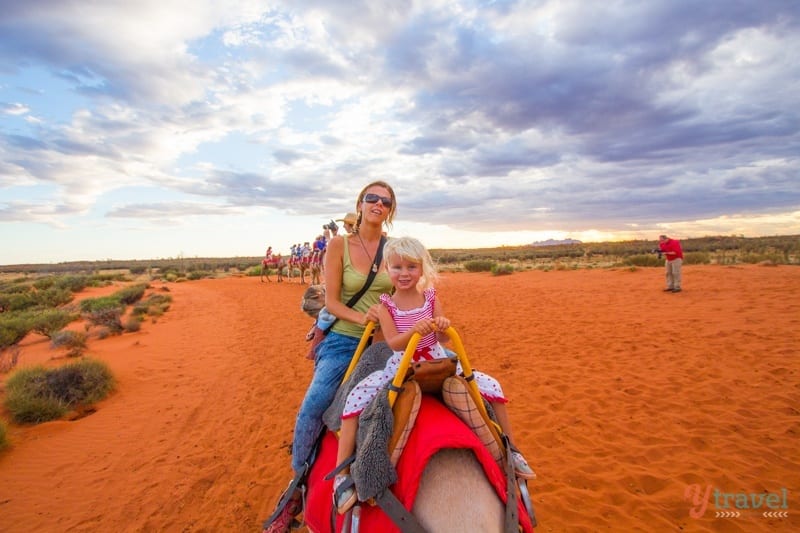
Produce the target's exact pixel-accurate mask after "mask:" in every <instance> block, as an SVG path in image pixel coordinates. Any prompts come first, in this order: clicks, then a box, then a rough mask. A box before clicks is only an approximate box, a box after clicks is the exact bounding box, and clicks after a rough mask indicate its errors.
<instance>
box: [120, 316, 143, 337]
mask: <svg viewBox="0 0 800 533" xmlns="http://www.w3.org/2000/svg"><path fill="white" fill-rule="evenodd" d="M123 328H124V329H125V331H127V332H128V333H133V332H134V331H139V330H140V329H142V320H141V316H139V317H137V316H131V317H130V318H128V320H126V321H125V324H124V326H123Z"/></svg>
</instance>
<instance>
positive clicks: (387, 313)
mask: <svg viewBox="0 0 800 533" xmlns="http://www.w3.org/2000/svg"><path fill="white" fill-rule="evenodd" d="M383 256H384V260H385V262H386V270H387V271H388V273H389V279H390V280H391V282H392V286H393V287H394V292H393V293H392V294H391V295H389V294H382V295H381V297H380V302H381V304H383V305H382V306H381V307H380V308H379V310H378V319H379V322H380V327H381V331H382V332H383V336H384V338H385V340H386V343H387V344H388V345H389V347H390V348H391V349H392V350H393V351H394V353H393V354H392V356H391V357H390V358H389V360H388V361H387V362H386V366H385V367H384V369H383V370H377V371H375V372H373V373H371V374H370V375H369V376H367V377H366V378H364V379H363V380H362V381H360V382H359V383H358V384H357V385H356V386H355V387H354V388H353V390H352V391H350V394H349V395H348V396H347V401H346V403H345V407H344V411H343V413H342V427H341V431H340V435H339V449H338V454H337V461H336V464H339V465H340V464H342V463H343V462H344V461H345V460H346V459H347V458H348V457H350V456H351V455H352V454H353V451H354V450H355V437H356V432H357V429H358V415H359V414H361V412H362V411H363V410H364V408H365V407H366V406H367V405H368V404H369V402H371V401H372V399H373V398H375V396H376V395H377V394H378V393H379V392H380V391H381V390H382V389H384V387H385V386H386V385H387V384H388V383H389V382H390V381H391V380H392V378H393V377H394V375H395V374H396V373H397V369H398V366H399V365H400V360H401V358H402V357H403V352H404V351H405V348H406V345H408V341H409V340H410V339H411V337H412V336H413V335H414V333H419V334H420V336H421V338H420V340H419V343H418V345H417V348H416V351H415V352H414V355H413V358H412V360H413V361H415V362H416V361H422V360H432V359H443V358H446V357H449V355H448V353H447V351H446V350H445V348H444V347H443V346H442V344H441V341H444V340H446V335H444V333H443V332H444V331H445V330H446V329H447V328H449V327H450V320H449V319H448V318H447V317H445V316H444V313H443V311H442V304H441V302H440V301H439V298H438V296H437V295H436V289H435V287H434V283H435V281H436V280H437V278H438V276H437V273H436V268H435V266H434V264H433V260H432V259H431V256H430V253H428V250H427V249H426V248H425V246H423V244H422V243H421V242H420V241H418V240H417V239H414V238H412V237H401V238H397V239H390V240H389V241H388V242H387V243H386V246H385V247H384V252H383ZM457 371H458V372H459V373H461V366H460V365H459V366H458V369H457ZM474 375H475V381H476V383H477V384H478V389H479V390H480V393H481V396H483V398H485V399H486V400H487V401H488V402H490V403H491V404H492V407H493V409H494V412H495V415H496V416H497V421H498V423H499V424H500V427H501V428H502V430H503V432H504V433H505V434H506V435H508V436H509V439H510V438H511V424H510V422H509V419H508V412H507V410H506V405H505V404H506V403H507V402H508V399H507V398H506V397H505V396H504V395H503V389H502V388H501V387H500V383H498V381H497V380H496V379H494V378H493V377H491V376H489V375H488V374H484V373H482V372H477V371H476V372H474ZM512 456H513V457H514V463H515V469H516V471H517V475H518V476H519V477H523V478H532V477H534V473H533V471H532V470H531V468H530V467H529V466H528V464H527V462H526V461H525V458H524V457H523V456H522V454H521V453H519V452H518V451H516V450H514V451H512ZM333 486H334V501H335V505H336V507H337V509H338V511H339V512H340V513H344V512H346V511H347V510H348V509H349V508H350V507H352V506H353V504H355V502H356V492H355V487H354V484H353V481H352V478H350V475H349V467H345V468H343V469H342V472H341V473H340V474H338V475H337V476H336V478H335V480H334V485H333Z"/></svg>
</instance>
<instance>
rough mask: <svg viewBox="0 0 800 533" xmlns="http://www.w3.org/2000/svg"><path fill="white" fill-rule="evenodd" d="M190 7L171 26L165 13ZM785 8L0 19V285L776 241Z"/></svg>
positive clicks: (442, 8) (84, 13) (796, 152)
mask: <svg viewBox="0 0 800 533" xmlns="http://www.w3.org/2000/svg"><path fill="white" fill-rule="evenodd" d="M187 6H190V7H187ZM797 50H800V4H798V3H797V2H794V1H784V0H763V1H736V0H725V1H716V0H706V1H703V2H696V1H682V0H649V1H647V2H640V1H625V0H620V1H614V2H585V1H579V0H559V1H549V0H531V1H520V2H515V1H511V0H508V1H503V0H497V1H459V0H426V1H402V0H387V1H368V2H359V1H357V0H355V1H341V2H336V1H328V0H325V1H323V0H307V1H304V0H293V1H291V2H290V1H285V2H284V1H273V2H263V1H249V0H214V1H211V0H209V1H203V0H200V1H194V2H191V3H187V2H183V1H180V2H179V1H174V0H152V1H151V0H137V1H127V0H126V1H103V2H86V1H71V0H28V1H27V2H17V1H8V0H0V264H16V263H31V262H33V263H47V262H59V261H71V260H98V259H149V258H168V257H178V256H184V257H195V256H199V257H209V256H210V257H229V256H258V255H261V254H262V253H263V251H264V249H265V248H266V246H267V245H272V246H273V248H275V249H276V250H278V251H284V252H286V251H288V249H289V247H290V246H291V244H293V243H295V242H302V241H306V240H313V239H314V237H316V235H317V234H319V233H321V230H322V225H323V224H324V223H326V222H327V221H328V220H330V219H335V218H341V217H342V216H343V215H344V214H345V212H347V211H351V210H353V208H354V203H355V196H356V194H357V193H358V191H359V190H360V188H361V187H362V186H363V185H364V184H366V183H367V182H369V181H372V180H374V179H382V180H386V181H388V182H389V183H391V184H392V185H393V186H394V188H395V190H396V192H397V195H398V199H399V201H398V213H397V220H396V223H395V225H394V228H393V229H392V230H391V234H393V235H413V236H417V237H419V238H420V239H421V240H422V241H423V242H424V243H425V244H427V245H428V246H430V247H434V248H447V247H484V246H502V245H520V244H527V243H530V242H533V241H537V240H544V239H547V238H556V239H558V238H566V237H571V238H575V239H581V240H584V241H596V240H617V239H631V238H645V239H655V238H656V236H657V235H658V234H659V233H668V234H670V235H673V236H676V237H678V238H687V237H697V236H703V235H717V234H724V235H728V234H743V235H745V236H758V235H775V234H790V233H791V234H797V233H800V173H799V169H800V61H798V59H797V58H796V56H797V53H796V51H797Z"/></svg>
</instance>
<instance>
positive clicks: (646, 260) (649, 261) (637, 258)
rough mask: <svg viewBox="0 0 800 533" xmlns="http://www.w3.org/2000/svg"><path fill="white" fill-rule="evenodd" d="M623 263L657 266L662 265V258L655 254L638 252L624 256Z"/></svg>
mask: <svg viewBox="0 0 800 533" xmlns="http://www.w3.org/2000/svg"><path fill="white" fill-rule="evenodd" d="M623 264H625V265H629V266H639V267H658V266H664V258H663V257H661V258H659V257H658V255H657V254H638V255H631V256H628V257H626V258H625V261H623Z"/></svg>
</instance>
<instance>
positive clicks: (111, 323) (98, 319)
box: [84, 307, 122, 334]
mask: <svg viewBox="0 0 800 533" xmlns="http://www.w3.org/2000/svg"><path fill="white" fill-rule="evenodd" d="M84 316H85V317H86V320H88V321H89V323H91V324H92V325H95V326H102V327H105V328H107V329H108V332H109V333H110V334H116V333H121V332H122V308H120V307H106V308H104V309H102V308H101V309H96V310H94V311H90V312H89V313H84Z"/></svg>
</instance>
